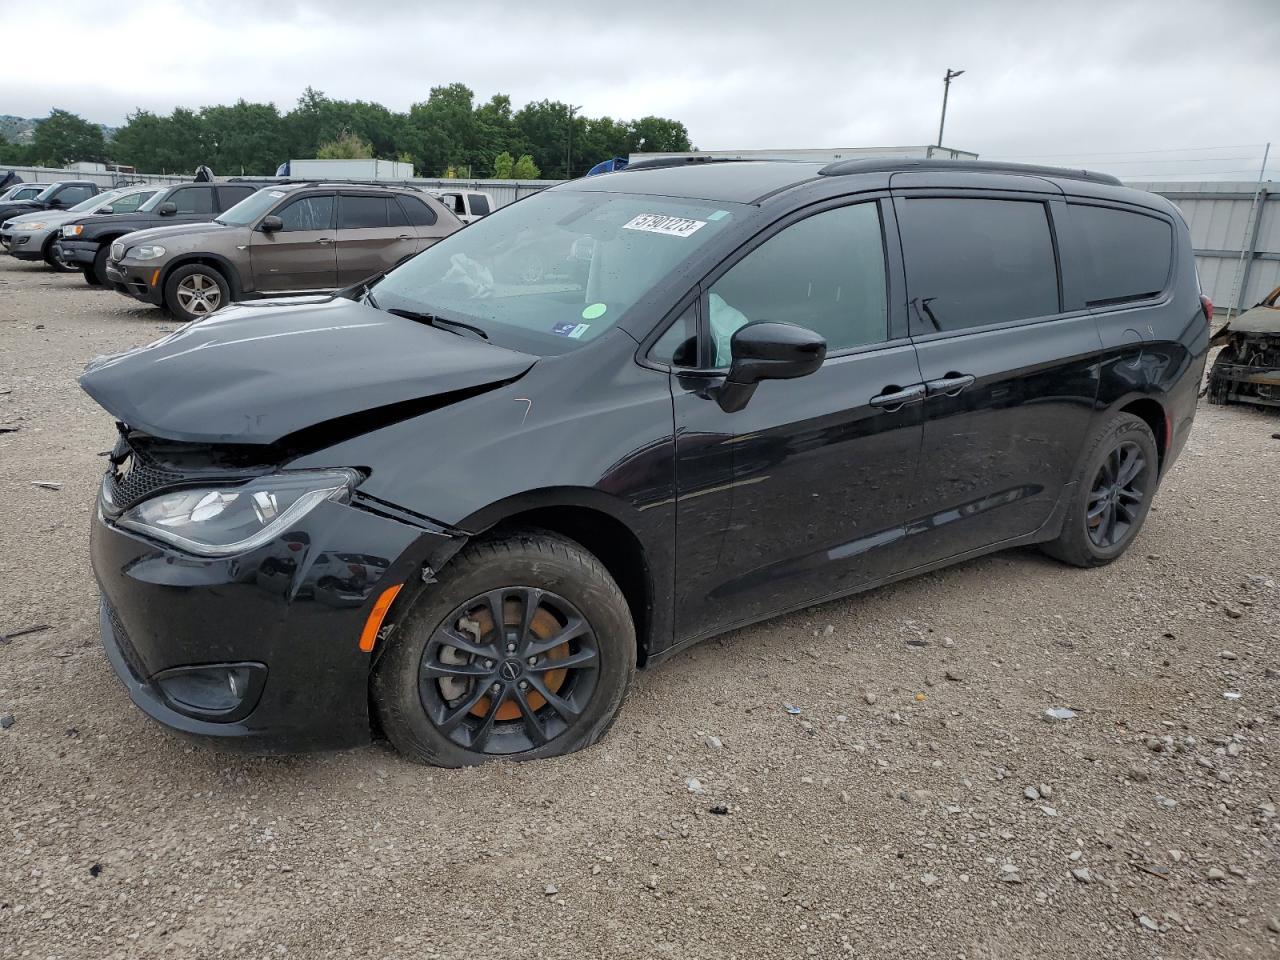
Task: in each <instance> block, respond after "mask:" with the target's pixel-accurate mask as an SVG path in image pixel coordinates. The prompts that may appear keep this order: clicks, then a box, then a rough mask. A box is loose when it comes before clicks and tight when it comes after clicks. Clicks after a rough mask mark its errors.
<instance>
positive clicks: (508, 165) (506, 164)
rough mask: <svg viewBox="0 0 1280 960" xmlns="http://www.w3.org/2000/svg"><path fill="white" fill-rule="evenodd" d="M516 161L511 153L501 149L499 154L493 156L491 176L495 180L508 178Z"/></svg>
mask: <svg viewBox="0 0 1280 960" xmlns="http://www.w3.org/2000/svg"><path fill="white" fill-rule="evenodd" d="M515 165H516V161H515V158H514V157H513V156H511V154H509V153H507V151H505V150H503V151H502V152H501V153H500V154H498V155H497V156H496V157H494V158H493V177H494V179H495V180H510V179H511V170H512V168H513V167H515Z"/></svg>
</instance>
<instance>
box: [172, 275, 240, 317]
mask: <svg viewBox="0 0 1280 960" xmlns="http://www.w3.org/2000/svg"><path fill="white" fill-rule="evenodd" d="M230 302H231V288H230V286H228V284H227V281H226V279H225V278H224V277H223V276H222V274H221V273H220V272H219V271H218V270H217V269H216V268H215V267H210V266H206V265H205V264H203V263H192V264H188V265H187V266H185V267H179V268H178V269H177V270H174V271H173V273H171V274H169V279H168V280H166V281H165V283H164V305H165V307H166V308H167V309H168V311H169V312H170V313H171V314H173V316H174V317H176V318H177V319H179V320H182V321H186V322H190V321H192V320H199V319H201V318H202V317H207V316H209V315H210V314H211V313H215V312H216V311H218V310H220V309H222V308H223V307H225V306H226V305H227V304H228V303H230Z"/></svg>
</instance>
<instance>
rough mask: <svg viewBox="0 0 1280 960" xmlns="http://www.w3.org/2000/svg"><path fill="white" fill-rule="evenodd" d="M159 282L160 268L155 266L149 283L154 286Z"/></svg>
mask: <svg viewBox="0 0 1280 960" xmlns="http://www.w3.org/2000/svg"><path fill="white" fill-rule="evenodd" d="M159 282H160V268H159V267H156V269H155V272H154V273H153V274H151V285H152V286H153V287H154V286H155V285H156V284H157V283H159Z"/></svg>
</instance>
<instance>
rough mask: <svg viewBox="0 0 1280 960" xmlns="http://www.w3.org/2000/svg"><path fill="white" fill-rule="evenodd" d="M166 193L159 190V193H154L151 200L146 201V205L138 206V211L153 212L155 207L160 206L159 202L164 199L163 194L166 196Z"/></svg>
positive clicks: (166, 191)
mask: <svg viewBox="0 0 1280 960" xmlns="http://www.w3.org/2000/svg"><path fill="white" fill-rule="evenodd" d="M168 192H169V191H168V190H159V191H157V192H156V193H155V194H154V195H153V196H152V197H151V199H150V200H148V201H147V202H146V203H144V204H143V205H142V206H140V207H139V208H138V209H139V210H154V209H155V208H156V207H158V206H160V201H161V200H163V199H164V198H165V194H167V193H168Z"/></svg>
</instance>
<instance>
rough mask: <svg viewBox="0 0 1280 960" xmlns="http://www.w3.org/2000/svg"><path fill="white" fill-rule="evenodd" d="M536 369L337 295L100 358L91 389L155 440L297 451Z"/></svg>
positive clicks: (229, 317)
mask: <svg viewBox="0 0 1280 960" xmlns="http://www.w3.org/2000/svg"><path fill="white" fill-rule="evenodd" d="M537 359H538V358H537V357H533V356H529V355H528V354H523V353H519V352H516V351H514V350H508V349H506V348H504V347H499V346H495V345H493V344H490V343H486V342H484V341H482V340H476V339H472V338H470V337H469V336H460V335H458V334H454V333H450V332H447V331H444V330H439V329H436V328H434V327H430V326H427V325H425V324H422V323H417V322H415V321H413V320H406V319H404V318H402V317H397V316H394V315H392V314H389V313H384V312H382V311H381V310H375V309H374V308H372V307H369V306H367V305H365V304H361V303H355V302H353V301H351V300H345V299H342V298H338V297H335V298H331V299H328V300H325V301H323V302H319V303H317V302H314V301H311V300H307V301H302V302H299V303H297V304H293V305H285V304H283V303H277V304H275V305H273V306H269V307H257V306H243V307H232V308H229V309H227V310H224V311H221V312H220V313H217V314H215V315H214V316H212V317H209V318H208V319H205V320H199V321H196V322H195V323H190V324H187V325H186V326H184V327H181V328H179V329H178V330H177V331H176V332H174V333H172V334H170V335H169V336H167V337H164V338H162V339H160V340H157V341H155V342H154V343H151V344H148V345H147V346H145V347H138V348H137V349H135V350H130V351H128V352H127V353H121V354H116V355H114V356H108V357H99V358H98V359H96V360H93V361H92V362H90V363H89V365H88V366H87V367H86V368H85V371H84V373H83V374H82V375H81V377H80V385H81V387H82V388H83V389H84V390H85V392H86V393H88V394H89V396H91V397H93V399H94V400H96V401H97V402H98V403H99V404H101V405H102V406H103V407H104V408H106V410H107V411H108V412H109V413H111V414H112V415H113V416H114V417H116V419H118V420H120V421H122V422H124V423H126V424H128V426H129V427H131V428H132V429H135V430H140V431H142V432H144V433H147V434H150V435H152V436H156V437H161V438H164V439H169V440H177V441H182V442H190V443H233V444H276V443H281V442H282V441H283V442H284V445H285V446H292V445H294V440H291V439H289V438H296V437H298V436H300V435H302V432H303V431H306V434H305V435H306V436H307V437H310V438H315V437H316V436H318V434H317V432H316V430H314V429H309V428H320V427H321V426H322V425H332V427H333V429H332V430H330V431H328V432H329V433H331V434H332V436H331V437H330V440H331V441H336V440H337V439H342V438H345V437H346V436H352V435H354V434H356V433H360V432H363V431H364V430H367V429H372V428H373V427H375V426H378V425H380V424H383V423H388V422H394V421H395V420H399V419H404V418H406V417H410V416H416V415H417V414H419V413H421V412H425V411H426V410H429V409H434V408H437V407H440V406H443V405H445V404H447V403H450V402H452V401H453V400H456V399H462V398H464V397H467V396H473V395H475V394H476V393H479V392H483V391H484V390H485V389H490V388H493V387H496V386H499V385H501V384H504V383H508V382H510V381H512V380H514V379H516V378H518V377H520V376H522V375H523V374H524V373H525V372H526V371H527V370H528V369H529V368H530V367H532V366H533V365H534V363H536V362H537ZM324 432H325V431H323V430H321V431H320V433H324ZM298 442H300V441H298ZM321 445H323V444H321Z"/></svg>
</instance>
